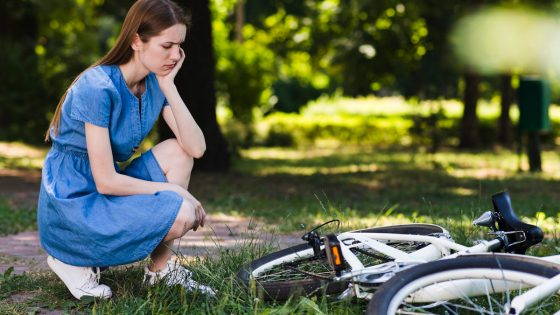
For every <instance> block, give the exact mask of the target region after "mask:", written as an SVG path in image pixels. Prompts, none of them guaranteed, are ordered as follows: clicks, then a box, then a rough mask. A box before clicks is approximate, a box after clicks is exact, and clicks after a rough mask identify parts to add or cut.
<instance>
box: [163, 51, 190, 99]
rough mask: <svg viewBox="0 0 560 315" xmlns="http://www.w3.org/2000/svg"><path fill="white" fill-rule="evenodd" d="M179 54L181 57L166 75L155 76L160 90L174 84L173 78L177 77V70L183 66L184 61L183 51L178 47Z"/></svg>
mask: <svg viewBox="0 0 560 315" xmlns="http://www.w3.org/2000/svg"><path fill="white" fill-rule="evenodd" d="M179 54H180V55H181V57H180V58H179V60H178V61H177V63H176V64H175V66H174V67H173V68H172V69H171V70H170V71H169V72H168V73H166V74H158V75H157V79H158V82H159V85H160V87H161V88H162V89H164V88H165V87H166V86H168V85H173V84H175V83H174V80H175V76H176V75H177V73H178V72H179V69H181V66H183V62H184V61H185V51H184V50H183V48H181V47H179Z"/></svg>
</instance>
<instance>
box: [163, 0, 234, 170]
mask: <svg viewBox="0 0 560 315" xmlns="http://www.w3.org/2000/svg"><path fill="white" fill-rule="evenodd" d="M177 2H178V3H179V4H180V5H182V6H183V7H184V8H188V9H189V10H190V11H191V13H192V26H191V29H190V30H189V31H188V35H187V40H186V48H185V53H186V56H187V58H186V59H185V62H184V64H183V67H182V69H181V71H180V72H179V74H178V75H177V78H176V84H177V88H178V89H179V91H180V92H181V95H183V98H184V99H185V103H186V104H187V106H188V108H189V110H190V112H191V113H192V115H193V117H194V119H195V120H196V122H197V124H198V125H199V126H200V128H201V129H202V132H203V133H204V136H205V138H206V146H207V149H206V153H205V154H204V157H202V159H200V160H197V161H196V162H195V169H196V170H205V171H225V170H228V169H229V166H230V153H229V151H228V146H227V143H226V141H225V139H224V137H223V135H222V133H221V131H220V127H219V126H218V122H217V120H216V91H215V86H214V72H215V60H214V51H213V46H212V27H211V15H210V7H209V0H183V1H177ZM161 126H162V124H161V123H160V128H159V129H160V131H161V133H160V138H163V139H165V138H166V137H169V136H170V133H169V131H165V129H163V128H162V127H161Z"/></svg>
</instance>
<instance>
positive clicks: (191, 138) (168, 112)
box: [162, 85, 206, 158]
mask: <svg viewBox="0 0 560 315" xmlns="http://www.w3.org/2000/svg"><path fill="white" fill-rule="evenodd" d="M164 93H165V95H166V98H167V101H168V102H169V106H165V107H164V108H163V113H162V115H163V119H164V120H165V122H166V123H167V125H168V126H169V128H170V129H171V131H173V134H174V135H175V137H176V138H177V142H179V145H180V146H181V148H183V150H184V151H185V152H187V154H189V155H190V156H192V157H194V158H200V157H202V155H203V154H204V151H205V150H206V142H205V140H204V134H203V133H202V130H200V127H198V125H197V124H196V122H195V120H194V118H193V117H192V115H191V113H190V112H189V110H188V109H187V106H186V105H185V103H184V102H183V100H182V99H181V96H180V95H179V93H178V92H177V88H176V87H175V85H173V87H171V88H170V91H168V92H164ZM170 96H172V97H173V98H172V99H170Z"/></svg>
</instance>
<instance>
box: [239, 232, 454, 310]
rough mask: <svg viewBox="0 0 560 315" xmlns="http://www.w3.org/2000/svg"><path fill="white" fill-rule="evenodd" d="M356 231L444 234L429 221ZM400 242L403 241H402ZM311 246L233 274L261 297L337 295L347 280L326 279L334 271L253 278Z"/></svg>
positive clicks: (304, 256) (300, 256)
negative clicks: (319, 274)
mask: <svg viewBox="0 0 560 315" xmlns="http://www.w3.org/2000/svg"><path fill="white" fill-rule="evenodd" d="M354 232H358V233H394V234H411V235H432V234H440V233H447V231H446V230H444V229H443V228H442V227H440V226H437V225H433V224H421V223H420V224H403V225H394V226H384V227H375V228H367V229H363V230H358V231H354ZM403 243H404V242H403ZM312 252H313V249H312V248H311V246H309V245H308V244H300V245H296V246H293V247H289V248H286V249H283V250H280V251H277V252H273V253H270V254H268V255H265V256H263V257H261V258H259V259H256V260H254V261H252V262H251V263H249V264H247V265H245V266H243V267H242V268H241V269H240V271H239V272H238V273H237V279H238V281H239V282H241V283H242V284H243V285H244V286H246V287H247V288H249V289H250V290H252V291H253V293H254V294H255V295H256V296H257V297H259V298H262V299H265V300H277V301H282V300H287V299H289V298H290V297H294V296H301V295H305V296H310V295H320V294H327V295H330V294H337V293H341V292H343V291H344V290H346V288H347V287H348V284H349V282H347V281H341V282H334V281H331V280H329V279H328V278H329V277H332V276H334V273H332V271H331V274H329V275H328V276H325V278H324V279H321V278H317V277H313V276H306V275H305V274H303V276H302V278H301V279H294V280H280V281H266V280H262V279H255V272H254V271H255V270H257V271H258V270H259V268H264V269H263V271H262V272H260V271H259V274H262V273H264V272H266V271H268V270H271V269H272V268H286V269H287V268H288V267H287V264H298V261H304V260H305V259H307V258H308V257H309V256H312ZM319 263H322V264H323V265H324V266H321V267H324V268H325V269H326V270H327V269H328V270H330V267H328V262H327V261H326V259H323V260H322V261H320V262H319ZM257 276H258V275H257Z"/></svg>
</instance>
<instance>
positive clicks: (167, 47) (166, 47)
mask: <svg viewBox="0 0 560 315" xmlns="http://www.w3.org/2000/svg"><path fill="white" fill-rule="evenodd" d="M162 47H163V48H165V49H169V48H171V46H165V45H164V46H162Z"/></svg>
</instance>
